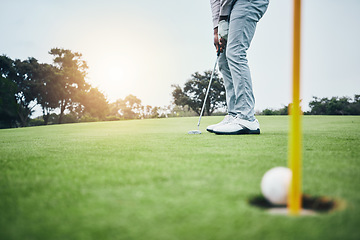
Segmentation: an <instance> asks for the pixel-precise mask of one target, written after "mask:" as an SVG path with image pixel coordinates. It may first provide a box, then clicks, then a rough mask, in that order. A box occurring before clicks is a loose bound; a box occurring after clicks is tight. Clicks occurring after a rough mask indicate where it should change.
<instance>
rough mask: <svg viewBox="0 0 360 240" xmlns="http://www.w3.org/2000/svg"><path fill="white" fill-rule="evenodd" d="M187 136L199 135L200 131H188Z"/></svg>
mask: <svg viewBox="0 0 360 240" xmlns="http://www.w3.org/2000/svg"><path fill="white" fill-rule="evenodd" d="M188 134H201V131H200V130H191V131H188Z"/></svg>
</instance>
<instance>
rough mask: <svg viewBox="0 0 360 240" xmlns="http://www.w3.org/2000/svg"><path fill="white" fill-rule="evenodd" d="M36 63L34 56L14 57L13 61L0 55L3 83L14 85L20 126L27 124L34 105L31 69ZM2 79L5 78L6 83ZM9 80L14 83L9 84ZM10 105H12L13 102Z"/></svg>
mask: <svg viewBox="0 0 360 240" xmlns="http://www.w3.org/2000/svg"><path fill="white" fill-rule="evenodd" d="M36 64H37V60H36V59H35V58H29V59H27V60H25V61H21V60H19V59H16V60H15V61H14V60H12V59H10V58H9V57H7V56H5V55H3V56H0V73H1V74H0V75H1V77H2V82H3V84H5V86H6V87H10V88H11V89H13V88H12V87H13V86H16V90H15V94H14V96H15V100H16V104H17V106H16V112H17V120H19V122H20V125H21V126H22V127H26V126H27V125H28V122H29V120H30V115H31V113H32V111H33V108H34V107H35V106H36V101H35V100H36V94H35V88H34V74H33V73H34V72H33V71H32V70H33V67H34V66H35V65H36ZM4 79H7V80H6V82H7V84H6V83H5V80H4ZM9 81H11V82H12V83H14V84H15V85H14V84H9ZM10 106H13V107H14V105H13V104H11V105H10Z"/></svg>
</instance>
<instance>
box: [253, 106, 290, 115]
mask: <svg viewBox="0 0 360 240" xmlns="http://www.w3.org/2000/svg"><path fill="white" fill-rule="evenodd" d="M288 109H289V107H288V106H284V107H282V108H280V109H277V110H273V109H270V108H266V109H264V110H263V111H261V112H260V113H259V115H288Z"/></svg>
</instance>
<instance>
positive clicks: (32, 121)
mask: <svg viewBox="0 0 360 240" xmlns="http://www.w3.org/2000/svg"><path fill="white" fill-rule="evenodd" d="M41 125H44V120H43V119H38V118H35V119H30V121H29V126H41Z"/></svg>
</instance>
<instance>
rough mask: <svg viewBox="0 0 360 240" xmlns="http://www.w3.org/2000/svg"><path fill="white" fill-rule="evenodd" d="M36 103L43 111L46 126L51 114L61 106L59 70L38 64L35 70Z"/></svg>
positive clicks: (48, 65)
mask: <svg viewBox="0 0 360 240" xmlns="http://www.w3.org/2000/svg"><path fill="white" fill-rule="evenodd" d="M34 72H35V73H34V84H35V91H36V94H37V95H36V101H37V103H38V104H39V105H40V106H41V108H42V111H43V119H44V124H45V125H47V124H48V122H49V118H50V114H51V112H52V111H54V110H55V109H56V108H57V107H58V106H59V101H60V95H59V94H58V89H59V84H60V81H61V79H60V74H59V70H58V69H57V68H56V67H54V66H52V65H50V64H38V65H37V66H36V68H35V69H34Z"/></svg>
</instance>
